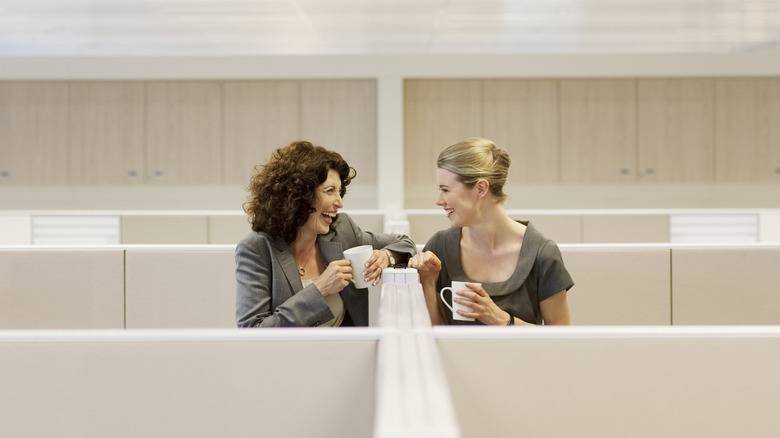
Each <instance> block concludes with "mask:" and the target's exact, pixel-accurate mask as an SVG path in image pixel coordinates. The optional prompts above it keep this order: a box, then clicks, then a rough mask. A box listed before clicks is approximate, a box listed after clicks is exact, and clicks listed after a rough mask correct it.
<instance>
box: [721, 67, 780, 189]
mask: <svg viewBox="0 0 780 438" xmlns="http://www.w3.org/2000/svg"><path fill="white" fill-rule="evenodd" d="M779 88H780V86H778V80H777V79H759V78H740V79H736V78H727V79H717V80H716V81H715V90H716V93H715V96H716V105H715V108H716V125H715V127H716V137H715V139H716V141H715V148H716V179H717V181H718V182H772V181H778V180H779V179H780V173H778V171H777V169H778V167H779V166H778V159H780V153H779V152H780V128H778V126H777V125H778V123H777V121H778V120H780V104H778V102H779V101H780V91H778V89H779ZM773 157H777V158H773Z"/></svg>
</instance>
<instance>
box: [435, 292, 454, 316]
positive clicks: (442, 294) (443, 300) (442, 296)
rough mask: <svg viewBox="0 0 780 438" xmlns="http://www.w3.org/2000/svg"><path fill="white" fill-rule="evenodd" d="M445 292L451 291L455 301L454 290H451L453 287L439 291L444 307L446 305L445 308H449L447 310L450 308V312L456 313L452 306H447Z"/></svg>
mask: <svg viewBox="0 0 780 438" xmlns="http://www.w3.org/2000/svg"><path fill="white" fill-rule="evenodd" d="M445 290H449V291H450V293H451V294H452V295H453V296H452V298H453V299H454V298H455V291H453V290H452V288H451V287H449V286H447V287H444V288H442V289H441V290H440V291H439V297H440V298H441V300H442V302H444V305H445V306H447V308H449V309H450V311H452V313H455V309H453V308H452V306H450V305H449V304H447V300H445V299H444V291H445Z"/></svg>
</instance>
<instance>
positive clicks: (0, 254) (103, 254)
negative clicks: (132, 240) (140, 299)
mask: <svg viewBox="0 0 780 438" xmlns="http://www.w3.org/2000/svg"><path fill="white" fill-rule="evenodd" d="M124 299H125V267H124V251H123V250H122V249H91V250H79V249H73V248H68V249H66V248H58V249H42V248H33V247H26V248H19V249H17V248H14V249H0V329H9V328H15V329H53V328H58V329H73V328H123V327H124V317H125V303H124Z"/></svg>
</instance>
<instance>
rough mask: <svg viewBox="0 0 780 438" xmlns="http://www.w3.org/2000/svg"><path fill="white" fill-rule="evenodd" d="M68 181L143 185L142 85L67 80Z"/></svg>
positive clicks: (137, 83)
mask: <svg viewBox="0 0 780 438" xmlns="http://www.w3.org/2000/svg"><path fill="white" fill-rule="evenodd" d="M69 90H70V93H69V94H70V99H69V113H70V121H69V126H70V134H69V140H70V169H71V172H70V182H71V183H72V184H138V183H143V181H144V129H145V127H144V84H143V82H71V83H70V84H69Z"/></svg>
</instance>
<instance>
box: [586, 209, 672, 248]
mask: <svg viewBox="0 0 780 438" xmlns="http://www.w3.org/2000/svg"><path fill="white" fill-rule="evenodd" d="M582 230H583V237H582V242H583V243H667V242H670V240H669V215H668V214H585V215H582Z"/></svg>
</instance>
